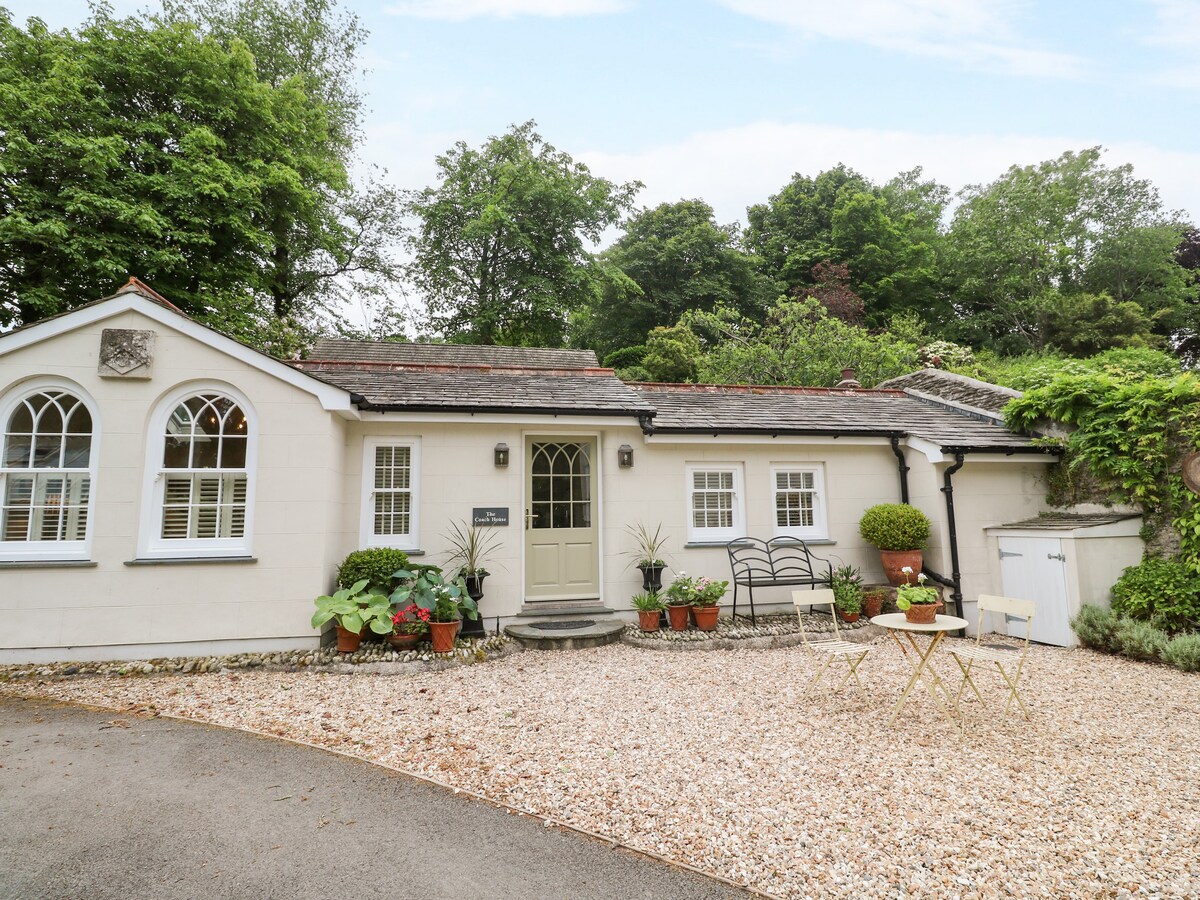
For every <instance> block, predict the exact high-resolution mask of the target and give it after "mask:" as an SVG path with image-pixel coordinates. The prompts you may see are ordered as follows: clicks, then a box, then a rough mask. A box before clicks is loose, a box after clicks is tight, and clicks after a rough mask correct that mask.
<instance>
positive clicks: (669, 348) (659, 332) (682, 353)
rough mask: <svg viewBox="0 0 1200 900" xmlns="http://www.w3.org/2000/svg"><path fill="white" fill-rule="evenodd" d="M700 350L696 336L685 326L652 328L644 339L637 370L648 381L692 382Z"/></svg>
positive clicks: (694, 378)
mask: <svg viewBox="0 0 1200 900" xmlns="http://www.w3.org/2000/svg"><path fill="white" fill-rule="evenodd" d="M700 351H701V347H700V339H699V338H698V337H696V334H695V333H694V332H693V331H692V330H691V329H690V328H688V327H687V326H686V325H683V324H680V325H672V326H670V327H669V328H666V327H664V328H655V329H654V330H653V331H651V332H650V336H649V337H648V338H647V339H646V355H645V356H643V357H642V365H641V369H642V370H643V371H645V373H646V374H647V375H648V376H649V378H650V380H651V381H674V382H683V381H695V380H696V363H697V360H699V358H700ZM634 368H637V367H634Z"/></svg>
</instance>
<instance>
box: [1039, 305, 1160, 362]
mask: <svg viewBox="0 0 1200 900" xmlns="http://www.w3.org/2000/svg"><path fill="white" fill-rule="evenodd" d="M1152 324H1153V323H1151V321H1150V318H1149V316H1147V315H1146V314H1145V312H1143V310H1142V308H1141V307H1140V306H1138V305H1137V304H1136V303H1134V302H1133V301H1131V300H1126V301H1118V300H1114V299H1113V298H1112V297H1110V296H1108V294H1073V295H1071V296H1069V297H1062V296H1059V297H1057V299H1056V300H1055V301H1054V302H1053V303H1051V304H1048V305H1047V306H1046V308H1045V311H1044V312H1043V314H1042V321H1041V324H1040V329H1041V337H1042V340H1043V341H1044V342H1045V344H1046V346H1048V347H1052V348H1055V349H1058V350H1061V351H1062V352H1063V353H1068V354H1070V355H1071V356H1081V357H1082V356H1093V355H1094V354H1097V353H1100V352H1101V351H1103V350H1112V349H1115V348H1118V347H1149V346H1151V345H1152V344H1154V343H1156V339H1155V337H1154V335H1153V334H1152V333H1151V328H1152Z"/></svg>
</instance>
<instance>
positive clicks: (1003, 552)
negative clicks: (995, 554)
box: [1000, 550, 1025, 559]
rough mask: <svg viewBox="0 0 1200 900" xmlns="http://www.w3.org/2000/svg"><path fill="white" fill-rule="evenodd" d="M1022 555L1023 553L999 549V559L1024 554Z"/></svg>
mask: <svg viewBox="0 0 1200 900" xmlns="http://www.w3.org/2000/svg"><path fill="white" fill-rule="evenodd" d="M1024 555H1025V554H1024V553H1013V552H1012V551H1011V550H1001V551H1000V558H1001V559H1008V558H1009V557H1010V556H1024Z"/></svg>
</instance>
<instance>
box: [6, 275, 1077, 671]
mask: <svg viewBox="0 0 1200 900" xmlns="http://www.w3.org/2000/svg"><path fill="white" fill-rule="evenodd" d="M909 377H910V378H911V379H913V380H914V382H913V383H912V384H906V383H905V380H904V379H900V380H898V381H897V382H896V383H893V384H891V385H888V386H886V387H884V388H882V389H875V390H864V389H862V388H860V387H858V386H856V385H855V384H850V385H847V386H844V387H841V388H835V389H828V390H826V389H816V388H782V387H758V386H745V385H736V386H713V385H674V384H643V385H627V384H624V383H622V382H621V381H620V380H618V379H617V378H616V377H615V376H614V375H613V373H612V371H611V370H609V369H605V368H601V367H600V366H599V365H598V363H597V361H596V357H595V354H593V353H591V352H590V351H578V350H541V349H524V348H503V347H465V346H453V345H421V344H381V343H368V342H355V341H340V340H323V341H319V342H318V343H317V345H316V346H315V347H314V349H313V352H312V354H311V355H310V358H308V359H307V360H304V361H302V362H297V363H287V362H282V361H280V360H276V359H273V358H271V357H269V356H266V355H264V354H262V353H259V352H257V351H255V350H253V349H250V348H248V347H246V346H244V345H242V344H240V343H238V342H237V341H234V340H231V339H230V338H228V337H225V336H224V335H221V334H219V333H217V332H215V331H213V330H211V329H209V328H206V327H204V326H202V325H199V324H197V323H196V322H194V321H192V320H191V319H190V318H188V317H187V316H186V315H184V314H182V313H181V312H180V311H179V310H177V309H176V308H175V307H173V306H172V305H171V304H170V303H169V302H168V301H167V300H165V299H164V298H162V297H160V296H159V295H157V294H156V293H154V292H153V291H152V290H150V289H149V288H148V287H146V286H145V285H144V284H142V283H140V282H138V281H136V280H134V279H131V281H130V283H129V284H128V285H126V286H125V287H124V288H122V290H121V291H119V292H118V293H117V294H115V295H113V296H112V297H108V298H106V299H104V300H100V301H97V302H96V303H93V304H91V305H88V306H85V307H82V308H79V309H76V310H73V311H71V312H69V313H66V314H64V315H61V316H58V317H56V318H53V319H49V320H46V321H43V322H39V323H36V324H33V325H29V326H27V327H24V328H21V329H18V330H16V331H13V332H10V333H8V334H4V335H0V424H2V425H3V428H4V438H3V439H4V445H3V457H2V459H0V462H2V466H0V499H2V501H3V503H2V506H0V617H2V620H3V622H4V628H3V629H2V630H0V662H25V661H33V662H36V661H43V660H45V661H49V660H56V659H68V658H69V659H104V658H108V659H116V658H129V657H138V658H148V657H157V656H180V655H188V654H198V653H205V654H214V653H231V652H242V651H260V650H268V649H292V648H305V647H313V646H315V645H316V644H317V643H318V641H319V639H320V636H319V635H318V634H317V633H316V632H314V631H313V630H312V629H311V628H310V626H309V617H310V615H311V613H312V609H313V607H312V599H313V597H315V596H317V595H318V594H321V593H325V592H327V591H328V590H329V589H330V588H331V586H332V584H333V580H334V571H335V568H336V566H337V563H338V562H339V561H340V560H341V559H342V558H343V557H344V556H345V555H346V554H347V553H348V552H350V551H352V550H354V549H357V548H361V547H374V546H388V547H396V548H399V549H402V550H404V551H406V552H407V553H409V554H410V555H412V556H415V557H423V558H424V559H423V561H427V562H441V561H443V560H444V559H445V556H446V553H447V550H448V545H447V541H446V539H445V537H444V535H445V534H446V532H447V530H448V528H449V526H450V524H451V523H452V522H455V521H464V520H465V521H470V520H471V519H472V517H473V516H474V515H479V516H483V517H487V518H489V520H490V521H493V522H496V523H497V524H495V525H492V526H490V527H493V528H495V529H497V532H498V535H499V537H500V540H501V546H500V547H499V549H498V551H497V552H496V553H495V554H494V556H493V558H492V559H491V560H490V565H489V568H490V569H491V571H492V576H491V577H490V578H489V580H488V582H487V585H486V596H485V598H484V600H483V602H482V605H481V609H482V612H483V614H484V616H485V617H487V619H488V620H489V625H490V624H492V622H494V621H495V620H499V622H500V623H501V624H504V623H507V622H510V621H514V620H517V619H518V618H520V617H533V618H542V617H546V616H553V615H562V614H572V613H573V612H576V611H578V610H579V609H581V608H585V609H588V610H590V611H592V613H591V614H597V613H599V614H605V613H607V614H611V615H613V616H623V615H630V609H629V598H630V596H631V595H632V594H633V593H634V592H635V591H636V590H638V589H639V588H640V575H639V573H638V572H637V571H636V570H635V569H633V568H632V566H631V565H630V563H631V560H630V558H629V556H628V555H627V554H628V551H630V550H631V549H632V540H631V538H630V537H629V535H628V533H627V532H626V530H625V529H626V526H628V525H630V524H633V523H639V522H640V523H645V524H649V525H651V526H654V525H657V524H659V523H661V524H662V526H663V532H664V533H665V534H666V535H667V537H668V541H669V543H668V546H667V548H666V554H665V555H666V558H667V561H668V563H669V564H670V565H671V566H672V567H673V568H674V569H675V570H677V571H678V570H686V571H687V572H689V573H692V574H707V575H711V576H713V577H717V578H727V577H728V574H729V563H728V558H727V554H726V550H725V543H726V542H727V541H729V540H731V539H732V538H736V537H740V536H742V535H753V536H756V537H764V538H769V537H773V536H775V535H778V534H788V535H792V536H796V537H800V538H803V539H804V540H805V541H807V542H808V543H809V544H810V545H813V547H814V550H815V551H817V552H819V553H821V554H822V555H824V556H826V557H828V558H831V559H835V560H838V561H843V562H848V563H853V564H855V565H858V566H860V567H862V568H863V570H864V572H865V573H866V574H867V575H868V577H875V578H877V577H878V576H879V567H878V560H877V555H876V553H875V551H874V548H871V547H869V546H865V545H864V544H863V543H862V541H861V539H860V538H859V536H858V530H857V523H858V519H859V516H860V515H861V513H862V511H863V510H864V509H865V508H867V507H868V506H871V505H873V504H875V503H879V502H889V501H898V500H901V499H906V500H908V501H910V502H911V503H913V504H914V505H916V506H918V507H920V508H921V509H922V510H923V511H924V512H925V513H926V514H927V515H929V517H930V518H931V519H932V520H933V522H934V525H935V528H934V537H933V541H932V543H931V545H930V547H929V548H928V550H927V553H926V564H927V566H928V567H929V568H930V569H932V570H934V571H935V572H937V573H939V574H940V575H941V576H942V577H944V578H945V580H946V581H948V582H951V583H952V584H954V585H957V588H955V587H952V588H951V592H952V593H953V594H956V595H957V594H960V593H961V595H962V597H963V603H962V608H963V609H964V610H965V611H966V613H967V616H968V618H970V619H972V620H973V619H974V614H973V612H972V606H973V604H972V599H973V597H974V596H976V595H977V594H979V593H981V592H999V589H1000V581H999V567H998V564H997V563H998V558H997V549H996V538H995V537H994V536H992V535H989V533H988V531H987V529H989V528H991V527H993V526H998V525H1002V524H1004V523H1006V522H1011V521H1016V520H1022V519H1027V518H1029V517H1032V516H1036V515H1037V514H1038V513H1039V512H1040V511H1041V510H1042V509H1043V508H1044V506H1045V484H1044V477H1043V474H1044V471H1045V466H1046V464H1047V463H1048V462H1051V461H1052V460H1053V457H1051V456H1049V455H1047V454H1046V453H1044V452H1042V451H1041V450H1040V449H1039V448H1037V447H1035V446H1034V445H1032V444H1031V442H1030V439H1029V437H1028V436H1025V435H1019V434H1014V433H1012V432H1010V431H1009V430H1007V429H1006V428H1004V427H1003V425H1002V423H1001V421H1000V417H999V414H998V410H999V409H1000V407H1001V406H1002V405H1003V403H1004V402H1006V401H1007V399H1008V394H1007V393H1006V392H1005V390H1004V389H1001V388H996V387H995V386H993V385H986V384H983V383H982V382H975V381H972V380H971V379H962V378H959V377H958V376H948V375H946V374H945V373H939V372H931V371H927V372H924V373H916V374H915V375H914V376H909ZM758 599H759V601H760V604H761V603H762V602H763V601H768V602H769V601H775V602H784V601H786V600H787V592H786V590H785V589H776V590H775V593H774V594H773V595H771V594H765V595H762V596H760V597H759V598H758Z"/></svg>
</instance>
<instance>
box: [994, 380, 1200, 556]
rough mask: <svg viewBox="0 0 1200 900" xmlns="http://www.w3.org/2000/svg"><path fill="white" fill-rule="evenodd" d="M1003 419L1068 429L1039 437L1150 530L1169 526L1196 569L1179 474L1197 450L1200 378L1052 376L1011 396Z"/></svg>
mask: <svg viewBox="0 0 1200 900" xmlns="http://www.w3.org/2000/svg"><path fill="white" fill-rule="evenodd" d="M1005 416H1006V419H1007V421H1008V423H1009V425H1010V426H1012V427H1015V428H1019V429H1022V430H1027V431H1036V430H1044V428H1040V427H1039V426H1043V424H1044V423H1045V421H1046V420H1052V421H1055V422H1059V423H1062V424H1063V425H1066V426H1069V427H1070V428H1071V429H1072V430H1071V432H1070V434H1069V435H1068V436H1067V437H1065V438H1053V439H1051V438H1047V439H1045V440H1047V441H1050V440H1053V441H1054V442H1055V443H1056V444H1058V445H1059V446H1061V447H1063V449H1064V450H1065V451H1066V453H1065V455H1064V464H1065V465H1066V466H1068V467H1069V468H1071V469H1077V470H1082V469H1086V470H1087V472H1088V473H1090V477H1092V478H1094V479H1096V481H1097V482H1098V484H1099V485H1100V486H1101V487H1103V488H1105V489H1108V490H1116V491H1119V492H1121V493H1122V494H1123V495H1124V496H1125V497H1126V498H1127V499H1128V500H1129V501H1130V502H1133V503H1137V504H1139V505H1140V506H1141V507H1142V509H1143V511H1144V512H1145V516H1146V520H1147V524H1148V525H1150V527H1151V528H1152V529H1154V530H1156V531H1157V530H1159V529H1162V528H1170V529H1171V530H1172V531H1174V532H1175V534H1176V535H1177V538H1178V543H1179V557H1180V559H1181V561H1183V562H1184V563H1185V564H1187V565H1188V566H1189V567H1190V568H1192V569H1194V570H1195V571H1197V572H1200V497H1198V496H1197V495H1196V494H1194V493H1192V491H1191V490H1190V489H1189V488H1188V486H1187V484H1185V483H1184V480H1183V476H1182V474H1181V468H1182V461H1183V459H1184V457H1186V456H1187V455H1188V454H1189V453H1192V452H1195V451H1197V450H1200V379H1197V378H1196V376H1195V375H1193V374H1191V373H1185V374H1182V375H1178V376H1175V377H1173V378H1161V377H1157V378H1156V377H1151V378H1142V379H1137V380H1132V379H1128V378H1121V377H1119V376H1114V375H1111V374H1102V373H1092V374H1086V375H1060V376H1058V377H1057V378H1055V379H1054V380H1053V381H1051V382H1050V383H1049V384H1047V385H1045V386H1044V387H1040V388H1037V389H1035V390H1031V391H1029V392H1028V393H1026V394H1025V396H1024V397H1021V398H1019V399H1017V400H1013V401H1012V402H1011V403H1009V405H1008V406H1007V407H1006V408H1005Z"/></svg>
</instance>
